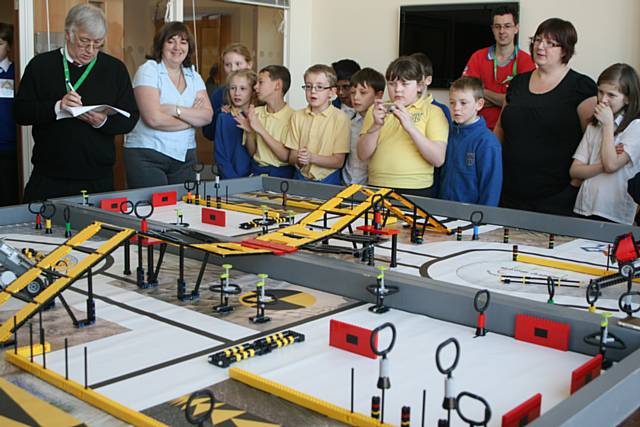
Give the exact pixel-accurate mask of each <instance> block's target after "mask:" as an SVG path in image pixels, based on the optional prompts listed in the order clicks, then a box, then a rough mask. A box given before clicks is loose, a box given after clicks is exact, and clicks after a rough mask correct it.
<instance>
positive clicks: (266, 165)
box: [236, 65, 293, 178]
mask: <svg viewBox="0 0 640 427" xmlns="http://www.w3.org/2000/svg"><path fill="white" fill-rule="evenodd" d="M290 85H291V74H290V73H289V70H287V68H286V67H283V66H282V65H269V66H267V67H264V68H263V69H261V70H260V73H259V74H258V81H257V83H256V86H255V90H256V95H257V97H258V99H259V100H260V101H262V102H264V103H265V104H266V105H264V106H262V107H257V108H254V107H253V106H251V107H249V112H248V114H247V117H246V118H245V117H242V116H239V118H237V119H236V120H237V121H238V124H239V125H240V127H241V128H242V129H243V130H244V131H245V134H246V135H247V139H246V146H247V151H248V152H249V155H251V156H252V159H251V174H252V175H263V174H266V175H269V176H277V177H280V178H291V177H293V167H292V166H291V165H289V149H288V148H287V147H285V146H284V141H285V138H286V136H287V133H288V132H289V122H290V121H291V115H292V114H293V109H292V108H291V107H289V106H288V105H287V103H286V102H285V101H284V95H285V94H286V93H287V91H288V90H289V86H290Z"/></svg>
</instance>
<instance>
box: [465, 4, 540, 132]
mask: <svg viewBox="0 0 640 427" xmlns="http://www.w3.org/2000/svg"><path fill="white" fill-rule="evenodd" d="M491 30H492V31H493V36H494V38H495V40H496V43H495V44H494V45H492V46H489V47H485V48H484V49H480V50H478V51H476V52H475V53H474V54H473V55H471V58H470V59H469V62H467V66H466V67H465V69H464V71H463V72H462V75H464V76H470V77H477V78H479V79H480V80H482V84H483V85H484V108H483V109H482V111H480V115H481V116H482V117H484V119H485V121H486V122H487V127H488V128H489V129H493V128H494V127H495V125H496V122H497V121H498V117H499V116H500V110H501V109H502V104H504V97H505V94H506V93H507V89H508V88H509V82H510V81H511V79H513V77H514V76H515V75H516V74H520V73H525V72H527V71H531V70H534V69H535V68H536V66H535V64H534V63H533V60H532V59H531V56H530V55H529V54H528V53H526V52H525V51H523V50H520V49H519V48H518V44H517V41H516V37H517V34H518V31H519V30H520V27H519V25H518V12H517V11H516V10H515V9H514V8H512V7H510V6H500V7H498V8H496V9H494V10H493V11H492V12H491Z"/></svg>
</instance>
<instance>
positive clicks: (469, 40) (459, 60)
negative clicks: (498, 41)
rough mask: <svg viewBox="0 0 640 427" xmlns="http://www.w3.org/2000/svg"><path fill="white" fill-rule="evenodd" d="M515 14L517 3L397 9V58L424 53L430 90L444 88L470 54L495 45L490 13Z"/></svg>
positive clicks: (442, 5)
mask: <svg viewBox="0 0 640 427" xmlns="http://www.w3.org/2000/svg"><path fill="white" fill-rule="evenodd" d="M498 6H511V7H513V8H515V10H519V7H518V3H475V4H456V5H447V4H440V5H430V6H402V7H400V55H410V54H412V53H415V52H422V53H425V54H426V55H427V56H428V57H429V58H430V59H431V61H432V62H433V82H432V83H431V86H432V87H434V88H448V87H449V85H450V84H451V82H452V81H454V80H455V79H457V78H458V77H460V76H461V75H462V70H464V67H465V65H466V64H467V61H468V60H469V58H470V57H471V54H473V52H475V51H476V50H478V49H481V48H483V47H487V46H490V45H492V44H494V43H495V40H494V38H493V32H492V31H491V11H492V10H493V9H494V8H496V7H498Z"/></svg>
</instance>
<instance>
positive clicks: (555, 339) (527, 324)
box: [515, 314, 571, 351]
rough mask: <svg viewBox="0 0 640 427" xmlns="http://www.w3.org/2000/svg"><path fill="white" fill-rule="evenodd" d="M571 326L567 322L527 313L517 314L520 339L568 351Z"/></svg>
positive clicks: (517, 331)
mask: <svg viewBox="0 0 640 427" xmlns="http://www.w3.org/2000/svg"><path fill="white" fill-rule="evenodd" d="M570 328H571V327H570V326H569V324H567V323H561V322H555V321H553V320H548V319H543V318H540V317H533V316H527V315H525V314H516V335H515V338H516V339H517V340H520V341H526V342H530V343H532V344H538V345H542V346H545V347H551V348H555V349H557V350H562V351H567V350H568V349H569V331H570Z"/></svg>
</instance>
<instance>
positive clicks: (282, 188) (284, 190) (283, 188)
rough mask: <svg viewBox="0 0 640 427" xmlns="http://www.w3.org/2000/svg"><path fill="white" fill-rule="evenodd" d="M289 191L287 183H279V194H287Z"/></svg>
mask: <svg viewBox="0 0 640 427" xmlns="http://www.w3.org/2000/svg"><path fill="white" fill-rule="evenodd" d="M288 191H289V181H280V192H281V193H287V192H288Z"/></svg>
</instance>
